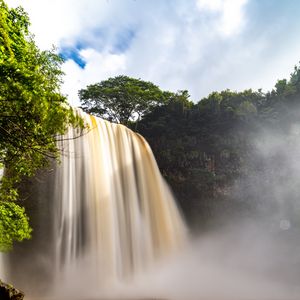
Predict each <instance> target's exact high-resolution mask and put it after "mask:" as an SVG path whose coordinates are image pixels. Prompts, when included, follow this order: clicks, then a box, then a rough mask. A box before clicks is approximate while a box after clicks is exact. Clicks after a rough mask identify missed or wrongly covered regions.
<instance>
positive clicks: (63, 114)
mask: <svg viewBox="0 0 300 300" xmlns="http://www.w3.org/2000/svg"><path fill="white" fill-rule="evenodd" d="M29 24H30V23H29V18H28V16H27V14H26V13H25V12H24V10H23V9H22V8H21V7H18V8H16V9H9V8H8V6H7V5H6V4H5V3H4V1H3V0H0V106H1V111H0V168H1V166H2V168H3V166H4V167H5V170H4V174H3V175H2V176H0V177H2V178H1V182H0V250H7V249H10V248H11V247H12V243H13V241H14V240H18V241H21V240H22V239H24V238H29V237H30V232H31V229H30V226H29V225H28V217H27V216H26V214H25V211H24V209H23V208H22V207H20V206H19V202H18V203H17V202H15V201H16V200H17V199H18V183H19V182H20V181H21V179H22V177H24V176H32V175H34V174H35V172H36V171H37V170H38V169H40V168H41V167H44V166H46V165H47V164H48V158H49V157H51V158H57V157H58V154H59V152H58V149H57V147H56V138H55V137H56V136H57V135H58V134H63V133H64V132H65V130H66V128H67V126H68V125H69V124H72V125H74V126H77V125H79V124H81V121H80V120H79V118H78V117H76V116H75V115H74V113H73V111H72V109H71V108H70V107H69V106H67V105H66V99H65V97H63V96H62V95H61V94H60V92H59V87H60V83H61V75H62V72H61V69H60V65H61V63H62V60H61V58H60V57H59V56H58V55H56V54H55V52H54V50H51V51H40V50H39V49H38V47H37V46H36V44H35V42H34V39H33V37H32V35H31V34H30V33H29V31H28V27H29ZM81 125H82V124H81ZM2 171H3V170H2Z"/></svg>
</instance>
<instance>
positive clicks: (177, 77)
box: [7, 0, 300, 105]
mask: <svg viewBox="0 0 300 300" xmlns="http://www.w3.org/2000/svg"><path fill="white" fill-rule="evenodd" d="M7 3H8V4H9V5H10V6H16V5H22V6H23V7H24V8H25V10H26V11H27V12H28V13H29V15H30V18H31V22H32V27H31V31H32V32H33V33H34V34H35V37H36V41H37V43H38V45H39V46H40V47H41V48H43V49H46V48H51V46H52V45H53V44H54V45H56V46H57V47H58V49H59V51H60V53H61V54H62V55H63V56H64V58H65V59H66V62H65V64H64V65H63V70H64V71H65V73H66V75H65V78H64V81H65V82H64V85H63V86H62V91H63V93H65V94H67V95H68V98H69V102H70V103H71V104H73V105H79V101H78V96H77V92H78V90H79V89H81V88H84V87H85V86H86V85H88V84H92V83H96V82H99V81H101V80H105V79H107V78H108V77H111V76H116V75H120V74H124V75H128V76H132V77H137V78H141V79H143V80H149V81H152V82H154V83H155V84H157V85H159V86H160V87H161V88H162V89H165V90H171V91H177V90H182V89H187V90H189V92H190V94H191V99H192V100H194V101H198V100H200V99H201V98H202V97H205V96H207V95H208V94H209V93H211V92H212V91H220V90H222V89H226V88H229V89H232V90H243V89H245V88H253V89H258V88H262V89H263V90H264V91H267V90H270V89H271V88H272V87H273V86H274V84H275V83H276V80H277V79H281V78H287V77H289V74H290V73H291V72H292V70H293V67H294V65H296V64H298V62H299V61H300V38H299V36H300V35H299V33H300V24H299V23H300V18H299V16H300V1H298V0H285V1H279V0H152V1H149V0H52V1H50V0H26V1H22V0H8V1H7Z"/></svg>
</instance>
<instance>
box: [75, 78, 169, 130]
mask: <svg viewBox="0 0 300 300" xmlns="http://www.w3.org/2000/svg"><path fill="white" fill-rule="evenodd" d="M170 95H171V93H169V92H163V91H161V90H160V89H159V88H158V87H157V86H156V85H154V84H153V83H151V82H147V81H143V80H140V79H135V78H131V77H128V76H117V77H114V78H109V79H107V80H104V81H101V82H100V83H96V84H91V85H88V86H87V87H86V89H82V90H80V91H79V98H80V101H81V103H82V108H83V110H85V111H86V112H88V113H91V114H94V115H96V116H99V117H101V118H104V119H106V120H109V121H111V122H115V123H122V124H125V125H128V124H129V121H132V120H136V119H137V120H140V119H141V118H142V116H144V115H145V114H147V113H150V112H151V111H152V110H153V108H154V107H156V106H158V105H161V104H163V103H165V102H166V101H167V99H169V97H170Z"/></svg>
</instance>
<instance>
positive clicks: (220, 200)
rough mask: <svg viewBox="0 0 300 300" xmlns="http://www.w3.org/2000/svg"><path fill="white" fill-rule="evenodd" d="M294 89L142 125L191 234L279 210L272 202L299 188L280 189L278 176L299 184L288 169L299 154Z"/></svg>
mask: <svg viewBox="0 0 300 300" xmlns="http://www.w3.org/2000/svg"><path fill="white" fill-rule="evenodd" d="M299 78H300V77H299ZM298 88H299V89H298V90H296V89H295V91H294V94H280V93H279V92H277V91H272V92H271V93H268V94H266V95H264V94H261V93H256V92H252V91H251V90H249V91H245V92H242V93H234V92H229V91H224V92H221V93H215V94H212V95H211V96H209V97H208V98H207V99H204V100H202V101H201V102H199V104H198V105H194V106H193V107H191V108H188V109H186V110H184V109H182V106H181V109H179V108H178V107H174V106H167V107H162V108H158V109H157V111H155V112H154V113H153V114H152V115H148V116H146V117H145V118H144V120H142V122H141V123H140V124H139V132H140V133H141V134H142V135H143V136H144V137H145V138H146V139H147V140H148V141H149V144H150V146H151V147H152V149H153V152H154V155H155V157H156V159H157V162H158V165H159V167H160V170H161V172H162V174H163V175H164V177H165V178H166V180H167V181H168V183H169V184H170V186H171V188H172V190H173V191H174V193H175V196H176V197H177V199H178V202H179V204H180V206H181V208H182V210H183V212H184V215H185V216H186V219H187V221H188V223H190V225H191V226H192V227H193V228H201V229H203V228H206V227H207V226H208V227H209V226H212V225H213V226H215V224H218V222H220V221H221V220H230V219H232V218H235V217H241V218H243V217H245V216H246V217H247V216H249V215H251V214H253V213H256V212H257V210H258V209H260V207H261V206H263V207H264V209H265V210H267V209H268V208H270V207H273V206H276V205H277V204H274V200H272V198H273V199H275V198H276V199H277V198H278V196H276V194H277V195H279V194H280V195H283V196H282V199H286V200H282V201H288V200H289V199H291V198H295V197H296V196H295V195H296V193H294V192H293V193H294V194H295V195H294V194H293V195H291V192H288V189H290V191H291V190H293V189H294V187H295V186H297V183H295V182H294V181H293V182H292V183H290V187H287V186H283V184H282V182H283V181H284V180H285V179H284V178H282V180H281V181H280V180H279V177H280V176H277V174H280V173H284V174H285V176H286V178H288V177H289V176H290V175H289V174H293V178H298V177H299V176H298V175H299V174H298V173H297V172H296V171H295V170H294V171H293V169H294V168H295V165H297V162H295V161H297V156H298V155H297V153H299V152H300V147H298V145H297V143H296V144H295V143H294V145H292V142H291V141H297V140H298V139H299V137H297V132H298V131H299V130H298V131H297V130H295V128H298V127H299V126H298V125H297V124H299V115H300V104H299V103H300V86H299V87H298ZM216 99H217V100H218V101H219V102H217V100H216ZM219 99H221V100H219ZM212 104H214V105H212ZM297 126H298V127H297ZM299 132H300V131H299ZM298 148H299V149H298ZM299 172H300V170H299ZM288 195H290V196H288ZM276 201H277V200H276ZM278 201H279V202H280V201H281V200H279V199H278ZM278 201H277V202H278ZM266 203H267V204H266ZM277 206H278V205H277ZM267 207H268V208H267Z"/></svg>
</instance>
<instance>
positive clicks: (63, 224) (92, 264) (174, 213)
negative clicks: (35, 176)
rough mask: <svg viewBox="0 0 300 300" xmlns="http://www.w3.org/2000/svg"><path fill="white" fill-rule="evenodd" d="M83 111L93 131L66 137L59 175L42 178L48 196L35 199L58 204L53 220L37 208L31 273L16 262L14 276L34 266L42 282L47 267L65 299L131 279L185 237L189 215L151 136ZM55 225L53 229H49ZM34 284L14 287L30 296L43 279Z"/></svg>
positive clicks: (24, 282)
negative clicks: (170, 186)
mask: <svg viewBox="0 0 300 300" xmlns="http://www.w3.org/2000/svg"><path fill="white" fill-rule="evenodd" d="M79 114H81V116H82V117H83V118H84V121H85V123H86V124H87V125H88V129H85V130H84V131H83V132H81V130H79V129H70V130H69V131H68V133H67V134H66V135H65V136H64V137H63V138H62V141H61V142H59V148H60V149H61V150H62V156H61V164H60V165H59V166H57V167H56V168H55V174H54V176H53V175H52V177H54V178H52V179H51V180H48V179H47V178H46V179H45V180H40V181H39V183H38V185H39V189H41V186H42V182H41V181H44V188H43V191H42V192H41V191H39V192H38V193H36V194H37V195H35V198H36V199H31V203H33V202H34V201H37V202H39V201H40V200H38V199H44V200H41V201H42V202H43V201H44V202H47V206H49V204H51V206H53V207H52V210H53V213H52V214H53V216H52V217H50V215H51V213H49V216H47V215H45V204H42V205H40V206H39V207H40V208H38V209H37V208H35V209H34V210H35V212H34V213H36V214H37V215H38V217H33V218H32V220H33V222H35V225H34V230H35V231H34V232H33V235H34V238H33V241H32V243H33V244H32V246H31V249H29V250H28V251H27V254H28V257H27V258H26V259H25V263H24V264H23V265H24V267H23V269H20V268H21V267H20V266H21V265H22V264H20V263H16V264H15V269H14V275H13V276H12V278H13V279H14V278H15V277H16V275H15V274H16V273H20V274H29V271H30V270H29V269H31V273H32V274H34V275H33V276H34V277H33V276H30V275H28V277H31V278H37V277H38V274H37V273H38V272H39V269H42V270H45V269H47V270H48V271H47V274H46V275H47V276H46V275H45V277H46V278H47V280H48V281H49V282H53V281H54V286H57V287H58V288H57V289H58V291H57V293H58V294H60V290H61V289H62V288H63V289H64V292H65V295H68V294H71V293H73V294H74V293H77V292H76V291H77V287H78V290H81V291H82V285H84V284H88V286H89V290H92V289H94V290H95V289H98V288H99V287H100V286H101V287H103V286H110V285H111V284H112V283H116V282H120V281H121V282H124V281H126V282H128V281H130V279H131V278H133V277H134V276H135V275H137V274H139V273H141V272H144V271H145V270H146V269H148V268H149V267H150V266H151V265H153V264H154V263H155V262H156V261H159V260H160V259H161V258H163V257H165V256H166V255H168V254H170V253H172V252H174V251H176V249H178V248H180V247H181V245H182V244H183V242H184V240H185V226H184V224H183V222H182V219H181V216H180V214H179V212H178V209H177V207H176V204H175V202H174V200H173V197H172V195H171V193H170V191H169V189H168V187H167V186H166V184H165V182H164V180H163V179H162V176H161V174H160V172H159V169H158V167H157V165H156V162H155V159H154V157H153V154H152V152H151V149H150V147H149V146H148V144H147V143H146V142H145V140H144V139H143V137H141V136H140V135H138V134H135V133H133V132H132V131H131V130H129V129H128V128H126V127H125V126H122V125H117V124H112V123H110V122H107V121H104V120H101V119H99V118H95V117H93V116H90V115H87V114H85V113H83V112H81V111H79ZM45 185H46V188H45ZM49 186H50V187H49ZM45 199H46V201H45ZM42 211H43V214H44V217H41V214H42ZM35 220H37V221H35ZM47 221H48V222H49V223H51V224H52V223H53V224H52V225H51V224H49V225H47V224H46V223H47ZM49 226H53V227H52V230H49V229H47V230H46V229H44V227H49ZM45 232H47V233H45ZM38 236H40V237H41V238H40V239H41V240H43V241H42V242H41V243H40V242H39V241H38V239H39V237H38ZM46 236H47V237H46ZM45 238H46V240H45ZM36 245H41V246H40V247H39V246H36ZM27 247H29V248H30V245H29V246H28V245H27ZM38 248H40V250H36V249H38ZM15 251H16V252H19V253H18V254H17V255H15V257H14V261H15V262H16V261H20V257H22V258H23V259H24V257H25V254H24V251H23V250H22V245H21V247H20V249H16V250H15ZM28 264H30V267H28V266H27V265H28ZM35 264H36V265H39V266H38V267H37V266H36V267H34V265H35ZM41 266H43V267H41ZM16 268H17V269H16ZM49 269H50V271H49ZM16 270H17V272H16ZM40 277H41V276H40ZM28 280H29V279H27V277H26V276H22V279H21V280H20V282H18V281H15V280H13V282H14V281H15V282H18V284H19V286H20V287H23V289H24V290H25V292H26V289H29V293H30V289H31V286H32V285H33V284H35V282H36V281H35V280H32V281H33V283H28V282H27V281H28ZM55 283H56V284H55ZM68 288H69V290H68ZM84 293H85V297H86V296H88V294H87V291H86V290H84Z"/></svg>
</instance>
